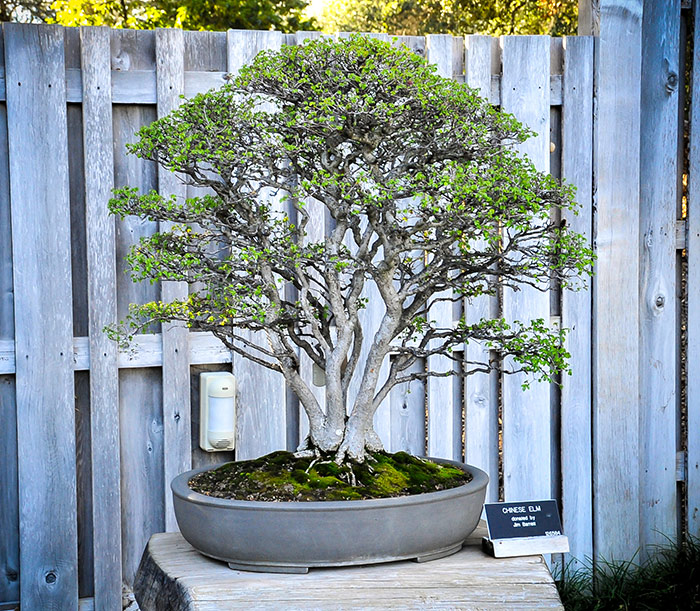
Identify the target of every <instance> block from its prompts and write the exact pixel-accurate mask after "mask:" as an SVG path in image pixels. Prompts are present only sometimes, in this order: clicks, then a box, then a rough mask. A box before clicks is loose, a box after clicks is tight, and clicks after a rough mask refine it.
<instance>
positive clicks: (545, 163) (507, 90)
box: [501, 36, 552, 501]
mask: <svg viewBox="0 0 700 611" xmlns="http://www.w3.org/2000/svg"><path fill="white" fill-rule="evenodd" d="M501 48H502V53H503V78H502V80H501V108H502V109H503V110H504V111H506V112H512V113H514V114H515V116H516V118H517V119H518V120H519V121H520V122H521V123H523V124H524V125H525V126H527V127H529V128H530V129H531V130H533V131H534V132H535V134H536V135H535V136H533V137H532V138H530V139H529V140H527V141H526V142H525V143H524V144H522V145H520V146H519V147H518V150H519V151H520V153H521V154H524V155H527V156H528V157H529V158H530V159H531V161H532V163H533V164H534V165H535V167H536V168H537V169H538V170H539V171H540V172H547V171H549V154H550V153H549V149H550V144H549V141H550V140H549V138H550V136H549V120H550V119H549V117H550V89H549V86H550V85H549V83H550V78H549V72H550V52H551V39H550V38H549V36H504V37H503V38H501ZM502 307H503V317H504V318H505V319H506V320H507V321H508V322H509V323H511V324H512V323H513V321H515V320H520V321H526V322H527V321H529V320H531V319H533V318H542V319H544V320H545V322H549V314H550V308H549V294H548V293H543V292H541V291H538V290H537V289H534V288H531V287H524V288H523V289H522V290H521V291H519V292H517V293H516V292H515V291H512V290H508V289H506V290H505V291H504V293H503V304H502ZM505 366H506V367H508V366H509V365H508V362H506V365H505ZM524 379H525V377H524V375H523V374H513V375H504V376H503V386H502V389H503V390H502V393H503V489H504V496H505V500H506V501H517V500H524V499H536V498H540V499H546V498H551V495H552V477H551V476H552V469H551V456H552V439H551V424H550V423H551V416H550V410H551V407H550V385H549V384H548V383H544V382H534V381H533V382H532V383H531V385H530V389H529V390H527V391H523V390H522V388H521V384H522V382H523V380H524Z"/></svg>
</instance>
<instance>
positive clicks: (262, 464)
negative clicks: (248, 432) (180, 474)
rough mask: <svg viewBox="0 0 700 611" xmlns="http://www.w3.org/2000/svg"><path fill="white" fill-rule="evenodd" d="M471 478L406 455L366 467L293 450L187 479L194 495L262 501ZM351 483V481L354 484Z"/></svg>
mask: <svg viewBox="0 0 700 611" xmlns="http://www.w3.org/2000/svg"><path fill="white" fill-rule="evenodd" d="M469 480H471V476H470V475H469V474H467V473H464V472H463V471H462V470H461V469H457V468H454V467H449V466H442V465H438V464H436V463H432V462H429V461H426V460H423V459H420V458H416V457H415V456H410V455H409V454H406V453H405V452H399V453H397V454H387V453H385V452H377V453H375V454H372V455H371V456H370V457H369V458H368V459H367V461H365V462H364V463H360V464H358V463H352V462H349V463H344V464H341V465H338V464H336V463H335V462H333V461H332V460H325V461H315V462H313V463H312V462H311V460H310V459H308V458H296V457H295V456H294V455H293V454H292V453H291V452H273V453H272V454H268V455H267V456H262V457H260V458H257V459H254V460H247V461H240V462H234V463H226V464H225V465H222V466H220V467H218V468H216V469H213V470H211V471H205V472H204V473H201V474H199V475H197V476H195V477H194V478H192V479H191V480H190V487H191V488H192V489H193V490H196V491H197V492H201V493H203V494H207V495H209V496H215V497H219V498H230V499H245V500H262V501H320V500H327V501H340V500H355V499H366V498H386V497H394V496H405V495H409V494H421V493H424V492H434V491H436V490H444V489H447V488H453V487H455V486H460V485H462V484H464V483H466V482H468V481H469ZM351 482H354V483H355V485H354V486H353V485H352V484H351Z"/></svg>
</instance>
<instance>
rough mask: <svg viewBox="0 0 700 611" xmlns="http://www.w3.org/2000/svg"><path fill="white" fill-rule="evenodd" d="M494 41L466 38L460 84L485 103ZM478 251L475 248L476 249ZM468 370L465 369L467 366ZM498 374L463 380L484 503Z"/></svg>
mask: <svg viewBox="0 0 700 611" xmlns="http://www.w3.org/2000/svg"><path fill="white" fill-rule="evenodd" d="M497 44H498V40H497V39H496V38H492V37H491V36H467V38H466V51H465V54H466V55H465V76H464V82H465V83H466V84H467V85H469V87H473V88H475V89H477V90H478V91H479V94H480V95H481V96H482V97H485V98H486V99H488V96H489V93H490V89H491V56H492V53H493V47H494V45H497ZM476 247H477V248H478V247H479V246H478V245H477V246H476ZM464 314H465V318H466V322H467V324H475V323H478V322H479V321H480V320H481V319H484V318H494V317H496V316H498V298H497V297H487V296H481V297H477V298H476V299H473V300H472V301H471V302H467V303H466V304H465V306H464ZM489 357H490V354H489V349H488V348H487V347H486V346H485V345H484V344H483V343H482V342H469V343H468V344H467V345H466V346H465V347H464V358H465V360H466V362H467V363H470V362H471V363H478V362H488V361H489ZM467 366H468V365H467ZM498 409H499V406H498V373H497V372H496V371H493V372H491V373H490V374H484V373H476V374H473V375H471V376H469V377H467V378H466V379H465V380H464V411H465V414H464V435H465V448H464V457H465V461H466V462H467V463H469V464H470V465H474V466H475V467H479V468H480V469H483V470H484V471H486V473H487V474H488V476H489V487H488V490H487V492H486V497H487V501H498V467H499V458H498V433H499V428H500V427H499V424H498Z"/></svg>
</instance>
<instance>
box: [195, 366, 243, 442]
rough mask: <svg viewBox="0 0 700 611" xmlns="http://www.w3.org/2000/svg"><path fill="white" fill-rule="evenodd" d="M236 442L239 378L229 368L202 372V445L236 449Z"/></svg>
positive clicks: (200, 405)
mask: <svg viewBox="0 0 700 611" xmlns="http://www.w3.org/2000/svg"><path fill="white" fill-rule="evenodd" d="M235 442H236V378H234V377H233V374H230V373H228V372H227V371H212V372H206V373H200V374H199V447H200V448H202V450H204V451H205V452H222V451H224V450H233V448H234V446H235Z"/></svg>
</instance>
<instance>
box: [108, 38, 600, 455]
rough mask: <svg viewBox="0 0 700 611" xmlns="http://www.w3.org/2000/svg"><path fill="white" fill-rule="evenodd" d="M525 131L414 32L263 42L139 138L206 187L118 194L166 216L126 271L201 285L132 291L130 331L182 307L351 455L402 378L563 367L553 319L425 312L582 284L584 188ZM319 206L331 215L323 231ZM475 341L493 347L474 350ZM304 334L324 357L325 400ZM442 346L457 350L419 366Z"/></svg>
mask: <svg viewBox="0 0 700 611" xmlns="http://www.w3.org/2000/svg"><path fill="white" fill-rule="evenodd" d="M529 135H530V132H529V131H528V130H526V129H525V128H523V127H522V126H521V125H520V124H519V123H518V122H517V121H516V120H515V118H514V117H512V116H511V115H507V114H505V113H501V112H499V111H497V110H495V109H494V108H492V107H491V106H490V104H489V103H488V102H487V101H485V100H483V99H481V98H479V96H478V95H477V93H476V92H475V91H473V90H471V89H469V88H467V87H465V86H463V85H460V84H458V83H456V82H454V81H452V80H451V79H445V78H442V77H440V76H438V75H437V74H436V70H435V67H434V66H431V65H429V64H428V63H427V62H426V61H425V60H424V59H422V58H421V57H419V56H417V55H415V54H413V53H411V52H410V51H409V50H408V49H406V48H405V47H401V48H398V47H394V46H392V45H390V44H388V43H384V42H381V41H378V40H374V39H370V38H365V37H362V36H353V37H351V38H350V39H347V40H341V41H339V42H333V41H331V40H330V39H326V38H321V39H318V40H315V41H309V42H308V43H307V44H305V45H303V46H298V47H292V46H285V47H283V48H282V50H281V51H279V52H273V51H267V52H262V53H260V54H259V55H258V56H257V57H256V59H255V60H254V62H253V63H252V64H250V65H249V66H247V67H245V68H243V69H242V70H241V73H240V75H239V76H238V77H237V78H235V80H234V81H233V83H231V84H230V85H228V86H225V87H224V88H222V89H220V90H218V91H211V92H209V93H207V94H204V95H199V96H197V97H195V98H194V99H192V100H189V101H187V102H185V103H184V104H183V105H182V106H181V107H180V108H179V109H177V110H176V111H174V112H173V113H172V114H170V115H169V116H166V117H164V118H162V119H159V120H158V121H156V122H154V123H153V124H151V125H150V126H147V127H145V128H143V129H142V130H141V132H140V134H139V138H140V139H139V141H138V142H137V143H136V144H134V145H133V146H131V151H132V152H133V153H135V154H137V155H139V156H140V157H143V158H145V159H150V160H153V161H156V162H158V163H160V164H161V165H162V166H163V167H164V168H165V169H167V170H170V171H173V172H178V173H180V175H181V176H183V177H184V179H185V180H186V181H187V182H189V183H190V184H192V185H194V186H198V187H203V188H205V190H202V194H201V195H200V196H197V197H193V198H191V199H187V200H185V201H181V200H176V199H174V198H171V197H168V196H165V195H160V194H157V193H146V194H139V193H137V192H136V191H135V190H134V189H130V188H124V189H122V190H119V191H117V192H116V197H115V199H114V200H112V202H111V204H110V205H111V210H112V211H113V212H114V213H115V214H118V215H121V216H125V215H129V214H135V215H139V216H141V217H145V218H149V219H151V220H155V221H169V222H172V223H174V226H173V227H172V228H170V229H167V230H164V231H160V232H159V233H156V234H155V235H153V236H152V237H149V238H146V239H144V240H142V242H141V243H140V245H139V246H138V247H136V248H135V249H134V250H133V252H132V253H131V255H130V259H129V262H130V264H131V267H132V273H133V277H134V279H136V280H142V279H150V280H151V281H156V280H181V281H186V282H189V283H190V285H191V287H192V290H191V292H190V295H189V297H188V298H187V299H185V300H182V301H175V302H173V303H163V302H152V303H147V304H143V305H137V306H134V308H133V312H132V316H131V318H130V321H129V322H130V324H131V326H132V331H133V330H138V329H139V328H142V327H143V326H144V325H148V324H150V323H152V322H154V321H167V320H176V321H177V320H179V321H183V322H184V323H186V324H187V325H188V326H190V327H191V328H192V329H195V330H201V331H210V332H212V333H214V334H215V335H216V336H217V337H219V338H220V339H221V340H222V341H223V342H224V343H225V344H226V345H227V346H228V347H229V348H230V349H231V350H233V351H234V352H236V353H238V354H240V355H242V356H244V357H246V358H248V359H251V360H253V361H254V362H256V363H258V364H260V365H262V366H265V367H268V368H270V369H272V370H275V371H279V372H281V373H283V375H284V376H285V378H286V380H287V382H288V384H289V385H290V387H291V388H292V389H293V390H294V392H295V393H296V394H297V396H298V397H299V400H300V402H301V404H302V405H303V407H304V409H305V410H306V412H307V415H308V416H309V421H310V427H311V431H310V437H309V439H308V446H309V447H310V448H312V449H314V450H316V451H323V452H328V451H333V450H337V451H338V460H339V461H341V460H343V458H344V457H345V456H349V457H352V458H354V459H357V460H361V459H362V458H363V457H364V456H365V452H366V451H368V450H376V449H379V448H380V447H381V443H380V442H379V440H378V438H377V436H376V434H375V433H374V431H373V429H372V416H373V414H374V412H375V411H376V409H377V408H378V406H379V404H380V403H381V402H382V401H383V399H384V398H385V397H386V396H387V394H388V393H389V391H390V390H391V388H392V387H394V386H395V385H396V384H400V383H404V382H410V381H412V380H418V379H423V380H425V379H427V378H428V377H430V376H449V375H455V374H458V375H465V376H466V375H471V374H472V373H475V372H477V371H482V372H486V371H490V370H492V369H505V370H507V371H509V372H515V371H524V372H526V373H529V374H532V376H533V377H535V378H537V379H547V380H549V379H552V375H553V373H554V372H558V371H560V370H562V369H565V367H566V365H565V360H566V356H567V352H566V350H565V348H564V346H563V343H562V332H561V331H559V330H557V329H552V328H549V326H548V324H546V323H545V322H544V321H543V320H541V319H540V320H533V321H506V320H504V319H502V318H497V319H495V320H491V319H484V320H481V321H476V322H473V321H470V322H467V321H466V320H465V319H464V318H463V319H462V320H460V321H459V322H458V323H456V324H452V322H451V321H450V322H449V323H446V321H442V322H439V321H435V320H433V319H432V317H431V312H432V311H434V308H435V307H436V306H437V305H438V304H440V303H444V302H451V303H462V302H464V300H467V301H471V300H472V299H474V298H476V297H479V296H482V295H492V296H495V295H498V294H499V293H500V292H501V291H504V290H516V291H517V290H521V289H522V288H523V287H526V286H527V287H532V288H534V289H538V290H542V291H544V290H548V289H549V288H550V286H552V285H553V284H552V283H554V285H558V286H563V287H564V288H571V287H572V286H574V287H575V286H576V285H577V282H578V279H579V277H580V276H581V275H585V274H586V273H587V272H588V271H589V269H590V265H591V261H592V254H591V251H590V250H589V249H588V248H587V246H586V245H585V243H584V241H583V238H582V237H581V236H579V235H578V234H575V233H572V232H569V231H567V230H566V229H565V228H561V227H559V226H558V224H557V223H556V222H554V221H553V220H552V219H553V218H555V215H553V214H552V211H553V210H556V209H565V208H571V209H573V208H574V207H575V204H574V202H573V192H572V189H571V188H570V187H568V186H566V185H561V184H559V183H558V182H557V181H555V180H554V179H553V178H552V177H550V176H548V175H546V174H543V173H539V172H537V171H536V170H535V168H534V167H533V165H532V163H531V162H530V161H529V160H528V159H525V158H522V157H520V156H519V155H518V154H517V152H516V150H515V149H514V145H517V144H518V143H520V142H522V141H523V140H524V139H525V138H527V137H528V136H529ZM324 209H325V210H326V211H327V214H328V215H329V217H330V218H329V224H330V227H331V229H330V233H329V234H328V235H327V236H326V237H325V238H320V239H319V238H318V237H317V238H311V237H310V234H309V232H308V228H309V227H310V225H311V224H312V223H313V222H315V219H314V217H315V216H318V215H319V214H320V215H321V217H322V216H323V214H324V212H323V210H324ZM370 290H373V291H375V295H376V299H379V300H381V302H382V305H383V308H384V310H385V314H384V316H383V318H382V319H381V321H380V322H379V324H378V325H377V326H376V327H375V328H368V327H367V326H366V325H364V324H363V322H362V316H361V311H362V310H363V308H364V307H365V305H366V299H367V294H368V293H367V291H370ZM475 341H478V342H483V343H484V344H485V345H486V346H488V347H490V348H491V349H492V350H493V353H492V354H493V355H495V356H493V358H491V359H489V360H488V361H486V362H469V363H466V362H464V361H463V360H462V358H461V352H460V350H461V349H462V347H463V346H464V344H465V343H467V342H475ZM300 354H303V355H304V356H305V357H306V358H307V359H309V361H310V362H312V363H314V364H315V366H316V367H317V368H318V369H320V370H321V371H322V372H323V373H324V374H325V381H326V386H325V411H324V409H323V408H322V406H321V405H320V404H319V402H318V400H317V398H316V396H315V395H314V393H313V392H312V390H311V388H310V387H309V386H308V384H307V383H306V381H305V380H304V379H302V376H301V373H300V366H301V365H300V364H301V361H300V356H299V355H300ZM362 355H364V356H365V358H364V359H363V358H361V356H362ZM435 355H441V356H443V357H447V359H448V361H450V362H451V361H457V362H459V366H457V367H455V366H453V365H452V364H450V366H449V367H447V368H445V369H444V370H436V369H431V370H430V371H428V370H424V369H421V370H419V369H416V368H415V367H414V365H415V364H416V363H421V362H426V361H425V359H428V358H429V357H431V356H435ZM507 356H508V357H510V358H509V359H508V360H504V359H505V358H506V357H507ZM385 363H388V374H386V375H385V377H380V373H381V372H382V367H383V364H385ZM356 374H357V376H358V378H357V379H358V380H359V382H358V390H357V393H356V397H355V399H354V402H353V404H352V405H348V403H347V400H348V392H349V388H350V383H351V380H352V379H353V376H355V375H356ZM381 375H382V376H384V374H381Z"/></svg>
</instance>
